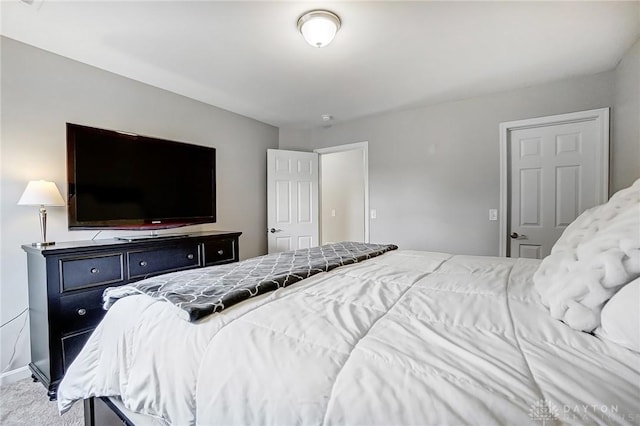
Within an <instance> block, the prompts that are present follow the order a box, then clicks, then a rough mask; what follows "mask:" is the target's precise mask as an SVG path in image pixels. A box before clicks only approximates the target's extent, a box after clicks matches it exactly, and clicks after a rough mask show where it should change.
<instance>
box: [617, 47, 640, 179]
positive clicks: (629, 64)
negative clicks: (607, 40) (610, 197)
mask: <svg viewBox="0 0 640 426" xmlns="http://www.w3.org/2000/svg"><path fill="white" fill-rule="evenodd" d="M611 126H612V138H611V148H612V151H611V190H612V192H615V191H617V190H619V189H622V188H625V187H627V186H629V185H631V184H632V183H633V182H634V181H635V180H636V179H638V178H639V177H640V40H638V41H636V43H635V44H634V45H633V47H632V48H631V49H630V50H629V51H628V52H627V54H626V55H625V56H624V57H623V58H622V61H620V63H619V64H618V66H617V68H616V70H615V98H614V108H613V114H612V119H611Z"/></svg>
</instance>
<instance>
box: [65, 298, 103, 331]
mask: <svg viewBox="0 0 640 426" xmlns="http://www.w3.org/2000/svg"><path fill="white" fill-rule="evenodd" d="M103 291H104V288H100V289H96V290H90V291H83V292H82V293H78V294H73V295H63V296H61V297H60V317H59V319H58V321H59V324H60V331H61V332H62V333H72V332H76V331H80V330H84V329H87V328H94V327H95V326H97V325H98V323H99V322H100V320H101V319H102V317H104V315H105V313H106V311H105V310H104V309H102V293H103Z"/></svg>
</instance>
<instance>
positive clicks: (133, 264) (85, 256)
mask: <svg viewBox="0 0 640 426" xmlns="http://www.w3.org/2000/svg"><path fill="white" fill-rule="evenodd" d="M240 235H241V232H222V231H212V232H198V233H190V234H185V235H159V236H157V237H155V238H149V239H142V240H135V241H122V240H116V239H104V240H92V241H74V242H65V243H56V244H55V245H52V246H48V247H42V248H38V247H33V246H31V245H23V246H22V249H23V250H24V251H25V252H26V253H27V266H28V275H29V320H30V325H31V363H30V364H29V368H30V369H31V372H32V373H33V374H32V376H33V378H34V379H35V380H38V381H40V382H42V384H44V386H45V387H46V388H47V390H48V395H49V398H50V399H52V400H53V399H55V398H56V391H57V387H58V384H59V383H60V380H62V377H63V376H64V372H65V370H66V368H67V367H68V366H69V365H70V364H71V362H72V361H73V360H74V359H75V357H76V356H77V355H78V353H79V352H80V350H81V349H82V346H83V345H84V343H85V342H86V341H87V339H88V338H89V335H90V334H91V332H92V331H93V330H94V329H95V327H96V326H97V324H98V322H100V320H101V319H102V317H104V314H105V311H104V310H103V309H102V292H103V291H104V290H105V289H106V288H107V287H117V286H121V285H124V284H128V283H132V282H135V281H139V280H141V279H143V278H146V277H150V276H153V275H159V274H164V273H168V272H175V271H180V270H184V269H193V268H201V267H204V266H212V265H221V264H225V263H231V262H237V261H238V257H239V252H238V250H239V247H238V239H239V237H240Z"/></svg>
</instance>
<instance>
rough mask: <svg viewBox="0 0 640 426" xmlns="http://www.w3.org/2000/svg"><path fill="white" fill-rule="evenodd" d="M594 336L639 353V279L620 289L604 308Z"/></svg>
mask: <svg viewBox="0 0 640 426" xmlns="http://www.w3.org/2000/svg"><path fill="white" fill-rule="evenodd" d="M600 322H601V326H600V327H598V328H597V329H596V336H598V337H602V338H604V339H607V340H610V341H612V342H614V343H617V344H619V345H622V346H624V347H625V348H629V349H631V350H633V351H636V352H640V278H636V279H635V280H633V281H632V282H630V283H629V284H627V285H625V286H624V287H622V288H621V289H620V290H619V291H618V292H617V293H616V294H615V296H613V297H612V298H611V299H610V300H609V301H608V302H607V304H606V305H604V308H602V315H601V317H600Z"/></svg>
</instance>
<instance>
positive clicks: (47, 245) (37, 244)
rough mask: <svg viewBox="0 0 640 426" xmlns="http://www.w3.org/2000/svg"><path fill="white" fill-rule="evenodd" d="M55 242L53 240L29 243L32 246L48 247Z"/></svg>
mask: <svg viewBox="0 0 640 426" xmlns="http://www.w3.org/2000/svg"><path fill="white" fill-rule="evenodd" d="M55 244H56V243H55V242H53V241H45V242H42V243H31V245H32V246H33V247H49V246H53V245H55Z"/></svg>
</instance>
